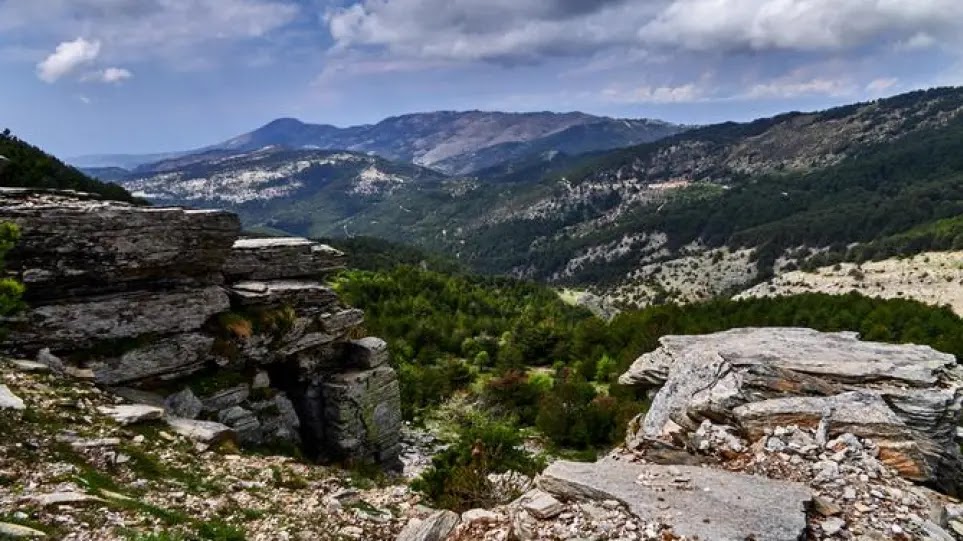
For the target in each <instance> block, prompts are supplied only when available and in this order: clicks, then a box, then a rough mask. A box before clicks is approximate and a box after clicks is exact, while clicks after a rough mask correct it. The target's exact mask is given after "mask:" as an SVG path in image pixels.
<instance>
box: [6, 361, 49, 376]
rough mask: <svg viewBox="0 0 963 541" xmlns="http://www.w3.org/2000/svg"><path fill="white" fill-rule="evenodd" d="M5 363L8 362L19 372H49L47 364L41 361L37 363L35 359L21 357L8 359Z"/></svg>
mask: <svg viewBox="0 0 963 541" xmlns="http://www.w3.org/2000/svg"><path fill="white" fill-rule="evenodd" d="M7 363H9V364H10V366H13V367H14V368H16V369H17V370H19V371H21V372H27V373H38V372H50V367H49V366H47V365H45V364H43V363H38V362H36V361H27V360H23V359H9V360H8V361H7Z"/></svg>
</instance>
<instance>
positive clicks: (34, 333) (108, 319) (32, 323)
mask: <svg viewBox="0 0 963 541" xmlns="http://www.w3.org/2000/svg"><path fill="white" fill-rule="evenodd" d="M229 307H230V304H229V302H228V298H227V294H226V293H224V291H223V290H222V289H221V288H219V287H207V288H204V289H185V290H178V291H164V292H155V291H139V292H133V293H116V294H111V295H106V296H98V297H87V298H84V299H83V300H74V301H67V302H61V303H56V304H47V305H37V306H34V307H32V308H30V309H28V310H27V311H26V312H25V313H24V314H23V315H22V316H20V317H19V321H18V324H17V326H16V328H15V330H13V331H11V332H10V334H9V336H8V337H7V340H8V342H9V343H10V344H11V345H13V346H16V347H19V348H23V349H26V350H33V351H36V350H37V349H40V348H41V347H50V348H51V349H53V350H54V351H58V350H75V349H82V348H86V347H91V346H93V345H95V344H96V343H98V342H102V341H106V340H120V339H128V338H137V337H140V336H143V335H151V334H156V335H165V334H172V333H180V332H191V331H194V330H197V329H198V328H200V326H201V325H202V324H203V323H204V322H205V321H207V319H208V318H210V317H211V316H213V315H214V314H217V313H219V312H223V311H225V310H227V309H228V308H229Z"/></svg>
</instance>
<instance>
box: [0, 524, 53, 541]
mask: <svg viewBox="0 0 963 541" xmlns="http://www.w3.org/2000/svg"><path fill="white" fill-rule="evenodd" d="M41 537H47V534H45V533H43V532H41V531H40V530H35V529H33V528H28V527H26V526H21V525H19V524H10V523H9V522H0V539H6V538H11V539H30V538H41Z"/></svg>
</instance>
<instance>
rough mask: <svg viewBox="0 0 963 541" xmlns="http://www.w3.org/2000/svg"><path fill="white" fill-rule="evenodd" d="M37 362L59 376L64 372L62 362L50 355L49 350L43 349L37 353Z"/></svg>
mask: <svg viewBox="0 0 963 541" xmlns="http://www.w3.org/2000/svg"><path fill="white" fill-rule="evenodd" d="M37 362H38V363H40V364H44V365H46V366H48V367H50V370H51V371H53V372H55V373H57V374H61V373H63V371H64V368H65V367H64V362H63V361H62V360H61V359H60V357H57V356H56V355H54V354H53V353H50V348H43V349H41V350H40V351H38V352H37Z"/></svg>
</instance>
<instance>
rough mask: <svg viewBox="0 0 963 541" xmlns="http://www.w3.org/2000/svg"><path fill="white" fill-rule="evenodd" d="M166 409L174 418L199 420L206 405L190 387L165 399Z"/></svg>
mask: <svg viewBox="0 0 963 541" xmlns="http://www.w3.org/2000/svg"><path fill="white" fill-rule="evenodd" d="M164 408H165V409H167V412H168V413H170V414H171V415H173V416H174V417H182V418H184V419H197V418H198V416H200V414H201V412H202V411H203V410H204V404H202V403H201V401H200V399H199V398H197V396H195V395H194V392H193V391H191V390H190V388H188V387H184V388H183V389H181V390H180V391H178V392H176V393H174V394H172V395H170V396H168V397H167V398H165V399H164Z"/></svg>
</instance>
